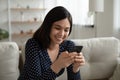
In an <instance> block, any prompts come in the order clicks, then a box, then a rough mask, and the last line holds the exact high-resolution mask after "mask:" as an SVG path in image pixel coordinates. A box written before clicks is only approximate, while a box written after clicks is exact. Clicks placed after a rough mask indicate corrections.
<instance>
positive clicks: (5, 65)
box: [0, 42, 19, 80]
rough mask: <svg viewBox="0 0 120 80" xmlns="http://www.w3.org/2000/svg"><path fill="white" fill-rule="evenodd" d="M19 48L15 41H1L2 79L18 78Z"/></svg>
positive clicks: (13, 79) (11, 79)
mask: <svg viewBox="0 0 120 80" xmlns="http://www.w3.org/2000/svg"><path fill="white" fill-rule="evenodd" d="M18 64H19V49H18V45H17V44H16V43H15V42H0V80H17V78H18V76H19V69H18V67H19V66H18Z"/></svg>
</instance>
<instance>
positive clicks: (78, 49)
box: [71, 46, 83, 53]
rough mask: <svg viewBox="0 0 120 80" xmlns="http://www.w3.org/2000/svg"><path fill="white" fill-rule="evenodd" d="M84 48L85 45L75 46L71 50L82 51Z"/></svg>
mask: <svg viewBox="0 0 120 80" xmlns="http://www.w3.org/2000/svg"><path fill="white" fill-rule="evenodd" d="M82 48H83V46H75V47H74V48H73V49H72V50H71V52H77V53H80V52H81V50H82Z"/></svg>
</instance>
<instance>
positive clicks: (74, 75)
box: [67, 41, 81, 80]
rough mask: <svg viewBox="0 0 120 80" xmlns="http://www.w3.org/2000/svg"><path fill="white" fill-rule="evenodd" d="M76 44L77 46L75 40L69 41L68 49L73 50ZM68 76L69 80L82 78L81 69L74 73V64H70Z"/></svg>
mask: <svg viewBox="0 0 120 80" xmlns="http://www.w3.org/2000/svg"><path fill="white" fill-rule="evenodd" d="M74 46H75V43H74V42H72V41H68V42H67V50H68V51H69V52H71V50H72V48H74ZM67 77H68V80H81V77H80V71H78V72H76V73H74V72H73V65H70V66H68V67H67Z"/></svg>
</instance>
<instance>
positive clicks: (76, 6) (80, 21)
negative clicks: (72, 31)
mask: <svg viewBox="0 0 120 80" xmlns="http://www.w3.org/2000/svg"><path fill="white" fill-rule="evenodd" d="M46 1H47V2H46V3H47V6H46V8H49V9H51V8H52V7H54V6H64V7H65V8H67V9H68V10H69V11H70V13H71V15H72V17H73V24H74V25H93V15H92V13H90V12H88V10H89V7H88V6H89V0H46ZM51 2H53V3H51ZM50 4H54V6H50ZM49 9H48V10H49Z"/></svg>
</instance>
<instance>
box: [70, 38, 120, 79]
mask: <svg viewBox="0 0 120 80" xmlns="http://www.w3.org/2000/svg"><path fill="white" fill-rule="evenodd" d="M72 41H74V42H75V44H76V45H83V46H84V47H83V50H82V52H83V55H84V56H85V60H86V64H85V65H84V66H82V67H81V69H80V71H81V77H82V80H88V79H103V78H109V77H110V76H112V74H113V72H114V70H115V67H116V64H117V58H118V56H119V52H118V50H119V48H118V44H119V40H118V39H116V38H114V37H108V38H93V39H83V40H82V39H81V40H72Z"/></svg>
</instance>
